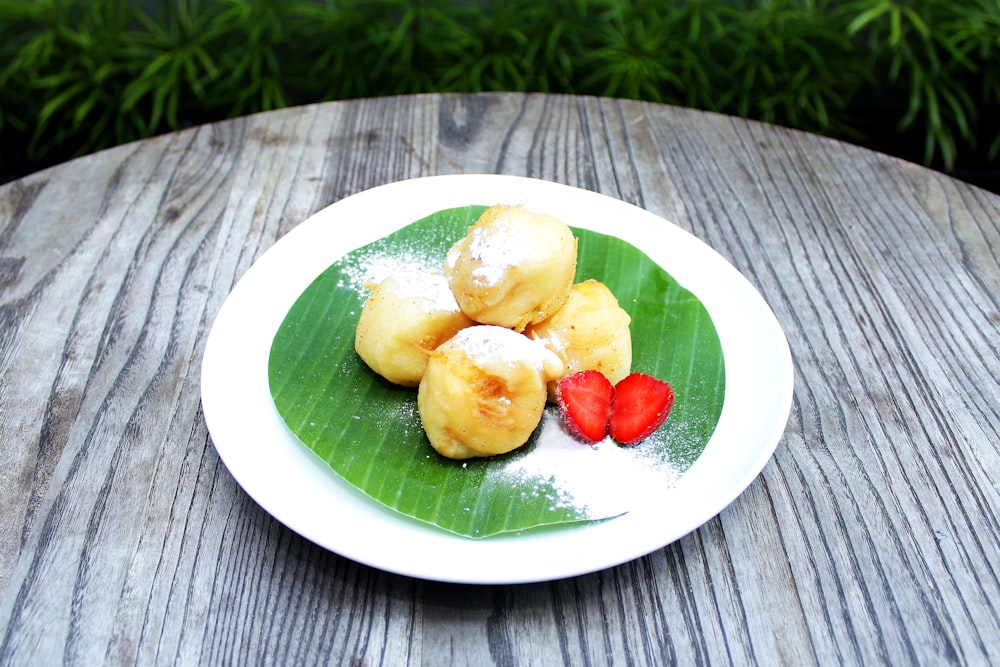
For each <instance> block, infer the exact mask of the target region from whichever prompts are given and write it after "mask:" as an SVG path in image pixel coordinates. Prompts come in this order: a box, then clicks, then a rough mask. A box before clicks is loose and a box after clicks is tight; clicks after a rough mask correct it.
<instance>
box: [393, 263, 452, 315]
mask: <svg viewBox="0 0 1000 667" xmlns="http://www.w3.org/2000/svg"><path fill="white" fill-rule="evenodd" d="M389 277H390V278H392V284H393V291H394V292H395V294H396V296H398V297H400V298H402V299H410V300H413V301H416V302H417V303H419V304H420V306H421V307H422V308H423V310H424V312H425V313H440V312H451V313H457V312H459V310H460V309H459V307H458V302H457V301H455V295H454V294H453V293H452V291H451V287H449V286H448V279H447V278H445V277H444V274H443V273H432V272H430V271H424V270H418V269H407V270H405V271H401V272H399V273H394V274H392V275H391V276H389Z"/></svg>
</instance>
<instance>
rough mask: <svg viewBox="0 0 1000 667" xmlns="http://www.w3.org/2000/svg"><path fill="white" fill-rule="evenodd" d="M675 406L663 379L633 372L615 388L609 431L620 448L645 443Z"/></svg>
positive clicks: (671, 391) (670, 392) (670, 391)
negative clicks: (640, 442)
mask: <svg viewBox="0 0 1000 667" xmlns="http://www.w3.org/2000/svg"><path fill="white" fill-rule="evenodd" d="M673 405H674V390H673V389H671V388H670V385H669V384H667V383H666V382H664V381H663V380H657V379H656V378H654V377H651V376H649V375H646V374H645V373H632V374H631V375H629V376H628V377H626V378H625V379H623V380H621V381H620V382H619V383H618V384H616V385H615V391H614V402H613V404H612V407H611V417H610V420H609V424H610V426H609V428H610V431H611V437H612V438H614V439H615V440H616V441H617V442H620V443H621V444H623V445H631V444H633V443H636V442H639V441H640V440H645V439H646V438H648V437H649V436H650V435H652V434H653V431H655V430H656V429H658V428H660V425H661V424H663V422H664V420H666V418H667V415H668V414H670V408H672V407H673Z"/></svg>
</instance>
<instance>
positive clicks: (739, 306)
mask: <svg viewBox="0 0 1000 667" xmlns="http://www.w3.org/2000/svg"><path fill="white" fill-rule="evenodd" d="M494 203H523V204H525V205H526V206H527V207H528V208H530V209H532V210H535V211H538V212H544V213H550V214H553V215H557V217H559V218H560V219H562V220H564V221H565V222H567V223H568V224H571V225H573V226H575V227H581V228H585V229H591V230H594V231H597V232H602V233H604V234H610V235H614V236H617V237H619V238H621V239H623V240H625V241H628V242H629V243H631V244H632V245H635V246H636V247H638V248H640V249H642V250H643V251H644V252H645V253H646V254H647V255H648V256H649V257H650V258H651V259H653V261H655V262H656V263H657V264H659V265H660V266H661V267H663V269H664V270H666V271H667V272H668V273H670V274H671V275H672V276H673V277H674V278H676V279H677V281H678V282H680V284H681V285H683V286H684V287H686V288H687V289H688V290H690V291H691V292H693V293H694V294H695V295H696V296H697V297H698V298H699V299H700V300H701V301H702V303H703V304H704V305H705V308H706V309H707V310H708V312H709V314H710V315H711V317H712V321H713V322H714V323H715V326H716V330H717V332H718V335H719V339H720V342H721V344H722V350H723V354H724V357H725V364H726V394H725V401H724V404H723V409H722V414H721V416H720V418H719V423H718V426H717V427H716V430H715V433H714V434H713V436H712V438H711V439H710V440H709V442H708V444H707V446H706V447H705V451H704V452H703V453H702V455H701V456H700V457H699V459H698V460H697V461H696V462H695V463H694V465H692V466H691V468H690V469H689V470H688V471H687V472H686V473H685V474H684V475H683V477H681V479H680V480H679V481H678V482H677V484H676V485H675V486H674V487H672V488H670V489H669V490H668V491H667V492H666V493H665V496H664V497H665V498H666V500H667V503H666V504H660V503H657V504H656V506H649V507H643V508H640V509H638V510H635V511H631V512H629V513H628V514H625V515H623V516H621V517H618V518H616V519H611V520H608V521H605V522H599V523H595V524H587V525H583V526H579V527H566V528H561V529H557V530H549V531H541V532H537V533H531V534H525V535H510V536H499V537H492V538H487V539H482V540H475V539H468V538H463V537H458V536H456V535H453V534H451V533H447V532H445V531H443V530H439V529H436V528H434V527H431V526H427V525H424V524H421V523H418V522H416V521H413V520H411V519H408V518H406V517H403V516H401V515H398V514H397V513H395V512H393V511H391V510H388V509H386V508H385V507H384V506H382V505H380V504H378V503H377V502H375V501H373V500H371V499H369V498H368V497H367V496H364V495H363V494H361V492H359V491H358V490H356V489H355V488H354V487H352V486H351V485H349V484H348V483H346V482H344V481H343V480H341V479H340V478H339V477H337V476H336V475H335V474H334V473H333V472H332V470H330V468H329V467H328V466H326V465H325V464H324V463H322V462H321V461H320V460H319V459H318V458H317V457H316V456H314V455H313V454H312V453H311V452H310V451H308V450H307V449H306V447H305V446H303V445H302V444H301V443H300V442H299V441H298V440H297V438H295V436H294V435H292V434H291V432H290V431H289V430H288V428H287V427H286V426H285V424H284V422H283V421H282V419H281V417H280V416H279V415H278V413H277V410H276V409H275V407H274V403H273V402H272V399H271V394H270V390H269V386H268V376H267V362H268V356H269V353H270V347H271V341H272V339H273V338H274V334H275V333H276V331H277V329H278V326H279V324H280V323H281V321H282V320H283V319H284V317H285V315H286V313H287V312H288V309H289V308H291V306H292V304H293V303H294V302H295V300H296V299H297V298H298V297H299V295H300V294H301V293H302V291H303V290H304V289H305V288H306V287H308V286H309V284H310V283H311V282H312V281H313V280H314V279H315V278H316V277H317V276H318V275H319V274H320V273H321V272H322V271H323V270H324V269H326V268H327V267H328V266H329V265H330V264H332V263H333V262H335V261H336V260H337V259H339V258H340V257H342V256H343V255H345V254H346V253H348V252H351V251H352V250H355V249H357V248H359V247H361V246H363V245H365V244H367V243H370V242H372V241H374V240H376V239H379V238H381V237H383V236H385V235H387V234H390V233H392V232H394V231H396V230H397V229H399V228H400V227H403V226H405V225H408V224H409V223H411V222H414V221H415V220H418V219H420V218H423V217H425V216H427V215H430V214H431V213H434V212H436V211H439V210H441V209H445V208H451V207H455V206H465V205H469V204H486V205H488V204H494ZM791 400H792V361H791V355H790V353H789V349H788V343H787V341H786V340H785V336H784V334H783V333H782V331H781V328H780V326H779V324H778V322H777V320H776V319H775V317H774V314H773V313H772V312H771V309H770V308H769V307H768V305H767V304H766V303H765V302H764V300H763V299H762V298H761V296H760V294H759V293H758V292H757V291H756V290H755V289H754V288H753V286H752V285H751V284H750V283H749V282H748V281H747V280H746V279H745V278H744V277H743V276H742V275H741V274H740V273H739V272H738V271H737V270H736V269H735V268H734V267H733V266H732V265H731V264H729V263H728V262H727V261H726V260H725V259H723V258H722V257H721V256H720V255H719V254H718V253H716V252H715V251H714V250H712V249H711V248H710V247H708V246H707V245H706V244H704V243H703V242H701V241H700V240H698V239H697V238H695V237H694V236H692V235H691V234H689V233H688V232H686V231H684V230H682V229H680V228H679V227H677V226H675V225H673V224H671V223H669V222H667V221H665V220H663V219H662V218H659V217H657V216H655V215H653V214H652V213H649V212H647V211H644V210H642V209H640V208H637V207H635V206H632V205H630V204H626V203H625V202H622V201H619V200H617V199H613V198H611V197H607V196H604V195H600V194H596V193H594V192H590V191H587V190H581V189H578V188H573V187H569V186H566V185H560V184H556V183H551V182H548V181H541V180H536V179H528V178H520V177H514V176H496V175H472V174H469V175H455V176H434V177H429V178H420V179H413V180H407V181H400V182H396V183H390V184H388V185H384V186H380V187H377V188H373V189H371V190H367V191H365V192H361V193H359V194H356V195H352V196H350V197H347V198H346V199H343V200H341V201H339V202H337V203H335V204H333V205H331V206H329V207H327V208H325V209H323V210H322V211H320V212H318V213H316V214H315V215H313V216H312V217H310V218H309V219H308V220H306V221H305V222H303V223H302V224H300V225H298V226H297V227H296V228H295V229H293V230H292V231H291V232H289V233H288V234H287V235H285V236H284V237H283V238H281V239H280V240H279V241H278V242H277V243H275V245H274V246H273V247H272V248H270V249H269V250H268V251H267V252H266V253H264V255H263V256H262V257H261V258H260V259H259V260H258V261H257V262H256V263H255V264H254V265H253V266H252V267H251V268H250V270H249V271H247V273H246V275H244V276H243V277H242V278H241V279H240V281H239V282H238V283H237V285H236V286H235V287H234V288H233V291H232V292H231V293H230V295H229V296H228V297H227V299H226V301H225V303H224V304H223V306H222V308H221V309H220V311H219V314H218V317H217V318H216V320H215V323H214V324H213V326H212V330H211V332H210V334H209V337H208V341H207V343H206V346H205V356H204V360H203V364H202V404H203V408H204V413H205V420H206V422H207V424H208V428H209V431H210V433H211V436H212V440H213V442H214V443H215V447H216V449H217V450H218V452H219V456H220V457H221V458H222V460H223V462H224V463H225V465H226V467H227V468H228V469H229V471H230V472H231V473H232V475H233V477H234V478H235V479H236V481H237V482H238V483H239V484H240V485H241V486H242V487H243V488H244V490H246V492H247V493H248V494H249V495H250V496H251V497H252V498H253V499H254V500H255V501H256V502H257V503H258V504H260V506H261V507H263V508H264V509H265V510H266V511H267V512H269V513H270V514H271V515H272V516H273V517H275V518H276V519H277V520H279V521H281V522H282V523H283V524H285V525H286V526H288V527H289V528H291V529H292V530H294V531H295V532H297V533H299V534H300V535H302V536H303V537H305V538H307V539H309V540H311V541H313V542H315V543H316V544H318V545H320V546H323V547H325V548H327V549H329V550H331V551H334V552H336V553H338V554H340V555H342V556H345V557H347V558H350V559H353V560H355V561H358V562H361V563H365V564H367V565H371V566H374V567H377V568H380V569H383V570H387V571H390V572H395V573H399V574H405V575H410V576H414V577H420V578H424V579H432V580H438V581H447V582H460V583H524V582H534V581H545V580H550V579H558V578H563V577H569V576H574V575H578V574H584V573H588V572H594V571H597V570H601V569H604V568H607V567H611V566H614V565H618V564H621V563H625V562H627V561H630V560H633V559H635V558H638V557H640V556H644V555H646V554H648V553H650V552H652V551H655V550H656V549H659V548H661V547H663V546H666V545H667V544H670V543H671V542H673V541H674V540H677V539H678V538H680V537H682V536H684V535H686V534H687V533H689V532H690V531H692V530H694V529H695V528H697V527H699V526H700V525H702V524H703V523H705V522H706V521H708V520H709V519H711V518H712V517H713V516H715V515H716V514H718V513H719V512H720V511H721V510H722V509H723V508H725V507H726V506H727V505H728V504H729V503H731V502H732V501H733V500H734V499H735V498H736V497H737V496H738V495H739V494H740V493H741V492H742V491H743V490H744V489H746V487H747V486H749V485H750V483H751V482H752V481H753V480H754V478H755V477H756V476H757V475H758V474H759V473H760V471H761V469H762V468H763V467H764V464H765V463H767V461H768V459H769V458H770V457H771V455H772V454H773V452H774V449H775V447H777V444H778V441H779V440H780V438H781V435H782V433H783V431H784V428H785V424H786V422H787V419H788V413H789V410H790V408H791Z"/></svg>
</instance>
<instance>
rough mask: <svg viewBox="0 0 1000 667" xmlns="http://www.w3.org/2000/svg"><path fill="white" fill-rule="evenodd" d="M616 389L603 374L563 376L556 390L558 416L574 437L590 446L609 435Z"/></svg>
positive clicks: (585, 372) (586, 372)
mask: <svg viewBox="0 0 1000 667" xmlns="http://www.w3.org/2000/svg"><path fill="white" fill-rule="evenodd" d="M614 395H615V388H614V387H613V386H612V384H611V383H610V382H609V381H608V378H606V377H604V373H601V372H600V371H580V372H579V373H574V374H573V375H569V376H567V377H564V378H563V379H562V380H561V381H560V382H559V386H558V388H557V389H556V398H557V403H558V405H559V413H560V414H561V415H562V418H563V422H564V423H565V424H566V427H567V428H568V429H569V432H570V433H572V434H573V435H574V436H575V437H577V438H579V439H580V440H583V441H585V442H588V443H595V442H598V441H600V440H603V439H604V437H605V436H606V435H607V434H608V417H609V416H610V414H611V401H612V399H613V398H614Z"/></svg>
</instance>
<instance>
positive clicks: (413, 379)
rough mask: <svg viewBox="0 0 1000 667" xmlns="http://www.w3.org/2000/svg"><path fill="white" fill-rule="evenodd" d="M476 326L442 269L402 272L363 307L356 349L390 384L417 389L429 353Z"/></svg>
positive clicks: (375, 291)
mask: <svg viewBox="0 0 1000 667" xmlns="http://www.w3.org/2000/svg"><path fill="white" fill-rule="evenodd" d="M473 324H475V323H474V322H473V321H472V320H470V319H469V318H468V317H467V316H466V315H465V314H464V313H463V312H462V311H461V309H459V307H458V303H456V302H455V297H454V295H453V294H452V293H451V289H450V288H449V287H448V281H447V280H445V277H444V276H443V275H441V274H439V273H431V272H427V271H415V270H413V271H402V272H400V273H396V274H393V275H391V276H389V277H388V278H386V279H385V280H383V281H382V282H381V283H379V284H378V285H377V286H376V287H375V288H374V289H373V290H372V293H371V295H369V297H368V300H367V301H365V305H364V306H363V307H362V309H361V317H360V318H359V320H358V327H357V329H356V330H355V333H354V349H355V350H357V353H358V356H360V357H361V359H362V360H363V361H364V362H365V363H366V364H368V366H369V367H371V369H372V370H373V371H375V372H376V373H378V374H379V375H381V376H382V377H384V378H385V379H386V380H388V381H389V382H393V383H395V384H399V385H403V386H405V387H416V386H417V385H418V384H419V383H420V378H422V377H423V375H424V369H425V368H426V367H427V351H428V350H433V349H434V348H436V347H437V346H438V345H440V344H441V343H443V342H444V341H446V340H448V339H449V338H451V337H452V336H454V335H455V333H456V332H458V331H459V330H460V329H463V328H465V327H468V326H472V325H473Z"/></svg>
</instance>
